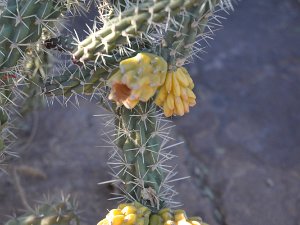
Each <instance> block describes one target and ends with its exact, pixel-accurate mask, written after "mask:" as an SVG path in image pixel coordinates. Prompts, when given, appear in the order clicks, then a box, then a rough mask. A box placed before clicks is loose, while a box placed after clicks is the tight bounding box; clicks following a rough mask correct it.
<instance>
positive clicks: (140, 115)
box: [112, 101, 166, 211]
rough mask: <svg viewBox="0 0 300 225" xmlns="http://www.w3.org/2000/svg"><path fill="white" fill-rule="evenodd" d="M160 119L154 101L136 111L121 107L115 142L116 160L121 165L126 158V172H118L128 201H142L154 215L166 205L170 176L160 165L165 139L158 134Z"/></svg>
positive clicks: (140, 104) (141, 105)
mask: <svg viewBox="0 0 300 225" xmlns="http://www.w3.org/2000/svg"><path fill="white" fill-rule="evenodd" d="M159 119H160V117H159V115H158V113H157V112H156V108H155V106H154V104H153V103H152V102H151V101H150V102H147V103H139V104H138V105H137V106H136V107H135V108H134V109H126V108H125V107H120V108H119V109H118V110H117V119H116V122H115V126H116V136H117V137H116V138H115V142H114V143H115V144H116V145H117V146H118V153H115V154H114V155H115V157H114V158H113V159H112V160H115V161H119V162H120V160H119V159H117V157H119V155H121V157H122V162H123V165H122V169H121V170H120V171H114V172H115V175H116V176H117V177H118V178H119V179H120V180H121V181H122V183H123V184H124V188H123V189H124V192H125V195H127V199H129V200H130V201H138V202H140V203H141V204H143V205H145V206H147V207H149V208H151V209H152V210H153V211H157V210H159V209H161V208H162V207H163V206H165V205H166V204H165V202H164V199H162V198H160V196H159V193H160V192H161V187H162V185H163V181H164V179H165V176H166V174H165V172H164V171H163V170H162V168H161V165H160V161H161V160H162V158H163V156H162V155H161V154H160V150H161V139H160V138H159V137H158V135H157V133H156V131H157V127H156V125H157V120H159Z"/></svg>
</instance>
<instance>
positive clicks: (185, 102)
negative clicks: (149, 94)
mask: <svg viewBox="0 0 300 225" xmlns="http://www.w3.org/2000/svg"><path fill="white" fill-rule="evenodd" d="M193 88H194V82H193V80H192V78H191V76H190V75H189V73H188V71H187V70H186V69H185V68H184V67H180V68H178V69H177V70H176V71H168V73H167V76H166V81H165V83H164V84H163V85H162V86H161V87H160V89H159V91H158V93H157V95H156V98H155V104H156V105H158V106H160V107H161V108H162V109H163V111H164V114H165V116H166V117H170V116H173V115H178V116H183V115H184V114H185V113H188V112H189V111H190V107H192V106H194V105H196V95H195V94H194V92H193V91H192V89H193Z"/></svg>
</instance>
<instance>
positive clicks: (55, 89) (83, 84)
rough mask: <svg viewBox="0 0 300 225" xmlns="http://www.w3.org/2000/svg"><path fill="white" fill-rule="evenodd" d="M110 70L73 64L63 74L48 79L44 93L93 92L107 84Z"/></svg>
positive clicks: (63, 94)
mask: <svg viewBox="0 0 300 225" xmlns="http://www.w3.org/2000/svg"><path fill="white" fill-rule="evenodd" d="M108 75H109V72H108V71H107V70H106V69H104V68H96V69H94V68H90V67H86V68H80V67H78V66H76V65H72V66H70V67H69V68H67V69H66V70H65V71H64V73H63V74H62V75H59V76H53V77H52V78H51V79H47V80H46V83H45V90H44V93H45V94H46V95H49V96H59V95H62V96H65V97H67V96H70V95H72V93H78V94H92V93H94V91H95V89H99V88H101V87H103V86H104V85H105V80H106V79H107V77H108Z"/></svg>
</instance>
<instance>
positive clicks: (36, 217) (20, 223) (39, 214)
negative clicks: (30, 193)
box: [5, 196, 79, 225]
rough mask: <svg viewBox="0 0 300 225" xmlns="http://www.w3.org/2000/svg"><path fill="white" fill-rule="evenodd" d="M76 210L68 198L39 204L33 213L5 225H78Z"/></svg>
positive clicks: (75, 206) (75, 205) (73, 202)
mask: <svg viewBox="0 0 300 225" xmlns="http://www.w3.org/2000/svg"><path fill="white" fill-rule="evenodd" d="M76 210H77V203H76V201H74V199H72V198H70V197H69V196H68V197H67V198H62V199H61V200H59V201H51V202H46V203H44V204H41V205H39V206H38V207H37V208H36V210H35V211H33V212H27V213H25V214H24V215H22V216H20V217H16V218H13V219H11V220H9V221H8V222H6V223H5V225H73V224H76V225H79V217H78V215H77V212H76ZM74 222H75V223H74Z"/></svg>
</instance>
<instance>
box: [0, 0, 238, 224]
mask: <svg viewBox="0 0 300 225" xmlns="http://www.w3.org/2000/svg"><path fill="white" fill-rule="evenodd" d="M94 6H95V7H96V9H97V10H98V15H97V16H96V17H95V18H93V19H94V25H93V26H92V27H90V28H89V29H88V32H87V33H88V34H87V36H86V37H85V38H84V39H83V40H80V39H79V37H78V35H77V33H74V34H72V33H71V32H70V31H69V29H65V28H66V26H65V25H64V24H65V23H66V21H68V19H69V18H70V17H73V16H75V15H77V14H82V15H84V14H86V12H88V11H89V10H90V8H91V7H94ZM219 9H222V10H225V11H227V10H230V9H232V3H231V1H230V0H161V1H158V0H134V1H131V0H111V1H109V0H104V1H100V0H94V1H92V0H90V1H87V0H7V1H6V0H0V92H1V95H0V103H1V111H0V121H1V137H0V160H1V161H0V164H1V163H4V162H5V159H7V158H8V156H9V155H11V154H13V153H11V152H10V146H11V144H12V143H13V139H14V137H15V136H14V135H13V132H11V130H10V129H9V128H10V127H11V126H12V121H13V120H12V117H15V116H19V115H22V114H26V113H27V112H29V111H31V110H33V109H35V108H36V107H40V106H42V105H43V104H44V102H45V101H47V102H48V103H49V102H50V103H51V102H52V101H53V100H55V99H58V98H59V97H62V99H63V100H64V102H63V103H64V104H67V103H69V102H72V101H73V99H75V104H76V103H77V102H76V99H77V96H81V95H88V96H90V97H91V98H93V97H97V101H99V103H100V104H101V105H102V106H103V107H104V108H105V109H107V110H108V111H109V112H110V113H111V114H110V115H111V117H110V119H109V120H107V121H106V125H108V126H110V127H111V128H112V132H107V133H106V134H107V135H106V137H107V140H106V141H107V142H109V143H110V144H111V146H112V150H111V152H110V160H109V162H108V165H109V167H110V168H111V170H112V172H113V174H114V179H113V180H112V183H113V184H115V185H118V187H119V189H120V190H121V192H122V195H121V196H120V198H119V199H120V200H121V201H122V202H123V203H122V204H120V205H119V206H118V207H117V208H116V209H113V210H111V211H110V212H109V213H108V214H107V216H106V218H105V219H103V220H101V221H100V222H99V225H121V224H122V225H130V224H132V225H133V224H137V225H148V224H149V225H159V224H178V225H179V224H192V225H196V224H197V225H199V224H205V223H203V222H202V220H201V219H200V218H198V217H187V215H186V213H185V212H184V211H183V210H174V209H173V208H175V207H177V205H178V203H177V202H175V201H174V200H173V197H174V196H175V195H176V194H177V192H176V191H175V190H174V185H173V184H171V182H173V181H176V180H177V179H180V178H176V177H175V176H176V172H175V171H174V170H173V169H170V167H169V166H168V165H167V163H168V161H169V160H171V159H173V158H174V157H175V156H174V154H173V153H172V151H171V150H170V148H171V147H172V146H175V145H176V143H173V142H172V141H173V140H174V138H172V137H171V136H170V132H171V128H172V127H173V125H172V124H171V122H170V121H169V120H166V117H172V116H183V115H184V114H186V113H188V112H189V111H190V107H192V106H194V105H195V104H196V95H195V94H194V93H193V88H194V86H195V84H194V82H193V80H192V78H191V76H190V75H189V73H188V71H187V69H186V68H185V67H184V65H186V64H187V63H189V62H191V61H192V60H193V57H194V56H197V54H199V53H200V52H201V51H202V48H203V47H202V45H201V44H202V42H201V40H203V39H206V38H207V37H209V36H210V35H212V34H213V31H214V30H215V29H216V26H218V25H219V20H218V17H217V16H216V15H215V13H216V12H217V11H218V10H219ZM73 222H75V223H76V224H79V217H78V216H77V213H76V206H75V205H74V203H73V202H72V201H71V200H70V199H64V200H62V201H59V202H58V203H57V202H51V203H48V204H43V205H41V206H39V208H38V210H37V211H29V212H27V213H25V214H24V215H22V216H21V217H18V218H13V219H11V220H10V221H8V222H7V223H6V225H67V224H72V223H73Z"/></svg>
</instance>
